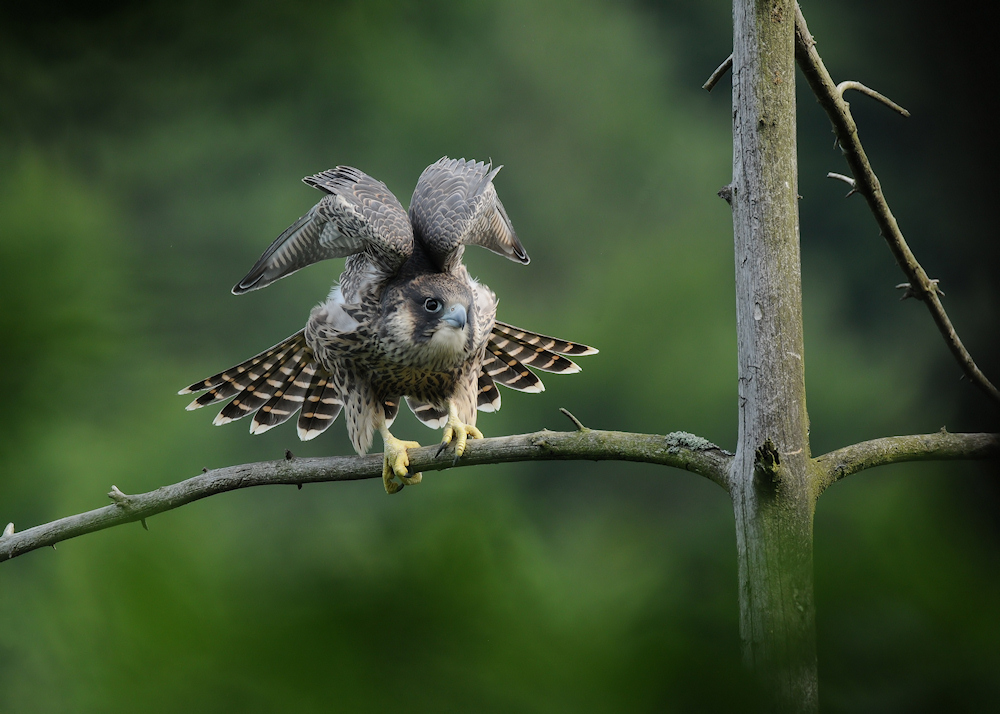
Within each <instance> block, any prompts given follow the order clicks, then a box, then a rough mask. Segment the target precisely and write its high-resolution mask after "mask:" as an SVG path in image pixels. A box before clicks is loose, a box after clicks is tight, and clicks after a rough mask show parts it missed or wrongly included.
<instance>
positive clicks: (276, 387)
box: [212, 349, 309, 426]
mask: <svg viewBox="0 0 1000 714" xmlns="http://www.w3.org/2000/svg"><path fill="white" fill-rule="evenodd" d="M308 356H309V355H308V352H307V351H306V350H305V349H299V350H296V351H295V352H292V353H291V355H289V357H288V358H287V359H285V360H284V361H283V362H281V363H280V364H278V366H277V367H276V369H275V370H274V371H273V372H272V373H271V374H269V375H264V376H263V377H261V378H260V379H258V380H257V381H255V382H254V383H253V384H251V385H250V386H249V387H247V388H246V389H244V390H243V391H242V392H241V393H240V394H238V395H237V396H236V398H235V399H233V401H231V402H229V404H227V405H226V406H225V407H223V408H222V411H221V412H219V414H218V415H217V416H216V417H215V419H214V420H213V421H212V423H213V424H215V425H216V426H221V425H222V424H228V423H229V422H231V421H236V420H237V419H242V418H243V417H245V416H247V415H248V414H250V413H251V412H255V411H257V410H258V409H260V408H261V407H262V406H264V404H266V403H267V401H268V400H269V399H271V397H273V396H274V395H275V393H276V392H278V391H284V390H283V387H284V386H285V384H287V383H288V382H290V381H292V380H293V379H294V377H295V375H297V374H298V373H299V370H300V369H301V364H302V362H303V360H305V359H307V357H308Z"/></svg>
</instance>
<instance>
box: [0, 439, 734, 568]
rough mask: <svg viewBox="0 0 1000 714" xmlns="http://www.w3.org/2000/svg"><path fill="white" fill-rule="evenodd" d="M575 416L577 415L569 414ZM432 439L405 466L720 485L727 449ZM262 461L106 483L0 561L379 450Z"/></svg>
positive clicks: (5, 545) (337, 469) (5, 549)
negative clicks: (603, 465)
mask: <svg viewBox="0 0 1000 714" xmlns="http://www.w3.org/2000/svg"><path fill="white" fill-rule="evenodd" d="M577 423H578V422H577ZM437 452H438V445H436V444H435V445H434V446H425V447H423V448H419V449H411V450H410V451H409V456H410V470H411V472H417V471H440V470H444V469H449V468H452V467H453V466H475V465H479V464H500V463H509V462H514V461H552V460H586V461H641V462H646V463H652V464H662V465H665V466H674V467H676V468H679V469H685V470H687V471H692V472H694V473H696V474H700V475H701V476H704V477H706V478H708V479H710V480H711V481H714V482H715V483H717V484H719V485H720V486H722V487H723V488H726V489H727V490H728V481H727V474H728V471H729V464H730V462H731V461H732V458H733V457H732V454H730V453H729V452H727V451H724V450H723V449H720V448H719V447H718V446H716V445H715V444H712V443H710V442H708V441H706V440H705V439H702V438H700V437H697V436H694V435H692V434H687V433H685V432H674V433H672V434H667V435H666V436H660V435H655V434H631V433H626V432H620V431H597V430H592V429H587V428H581V429H578V430H577V431H574V432H560V431H548V430H547V429H546V430H543V431H538V432H535V433H533V434H519V435H516V436H502V437H497V438H492V439H483V440H474V441H469V443H468V445H467V447H466V451H465V455H464V456H462V458H461V459H460V460H459V461H458V462H457V463H455V462H454V460H453V457H452V455H451V453H450V450H445V452H444V453H443V454H442V455H441V456H440V457H437V456H436V454H437ZM288 456H289V458H286V459H284V460H281V461H265V462H260V463H255V464H243V465H241V466H228V467H225V468H221V469H215V470H213V471H206V472H205V473H203V474H200V475H198V476H195V477H194V478H189V479H187V480H186V481H181V482H179V483H175V484H172V485H170V486H163V487H162V488H158V489H156V490H155V491H150V492H148V493H142V494H136V495H127V494H124V493H122V492H121V491H120V490H119V489H118V488H117V487H114V486H113V487H112V491H111V493H110V494H109V497H111V498H112V500H114V501H115V503H114V504H112V505H110V506H105V507H103V508H98V509H96V510H93V511H87V512H86V513H80V514H78V515H75V516H68V517H66V518H60V519H59V520H56V521H52V522H51V523H46V524H44V525H40V526H35V527H34V528H28V529H27V530H24V531H20V532H16V531H13V528H12V527H8V529H7V531H11V532H10V533H8V532H7V531H5V534H4V535H3V536H0V561H4V560H10V559H11V558H16V557H17V556H19V555H23V554H25V553H27V552H29V551H32V550H35V549H36V548H43V547H45V546H48V545H55V544H56V543H59V542H61V541H64V540H68V539H70V538H75V537H76V536H80V535H84V534H86V533H93V532H95V531H99V530H103V529H105V528H111V527H112V526H117V525H122V524H124V523H133V522H135V521H141V522H143V523H144V522H145V519H146V518H149V517H150V516H154V515H156V514H158V513H163V512H164V511H169V510H172V509H174V508H179V507H180V506H183V505H185V504H187V503H191V502H192V501H197V500H200V499H202V498H207V497H208V496H213V495H215V494H217V493H224V492H226V491H234V490H236V489H240V488H250V487H251V486H266V485H274V484H286V485H298V486H301V485H302V484H304V483H318V482H322V481H355V480H359V479H369V478H381V477H382V456H381V455H378V454H372V455H368V456H329V457H324V458H301V459H300V458H294V457H291V455H290V454H289V455H288Z"/></svg>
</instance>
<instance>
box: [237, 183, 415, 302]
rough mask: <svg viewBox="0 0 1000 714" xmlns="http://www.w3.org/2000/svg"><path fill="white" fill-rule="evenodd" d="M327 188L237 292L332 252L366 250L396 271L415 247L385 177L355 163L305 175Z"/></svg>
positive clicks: (381, 265) (374, 259) (384, 269)
mask: <svg viewBox="0 0 1000 714" xmlns="http://www.w3.org/2000/svg"><path fill="white" fill-rule="evenodd" d="M302 180H303V181H304V182H305V183H307V184H309V185H310V186H313V187H314V188H318V189H320V190H321V191H325V192H326V193H327V195H326V196H324V197H323V198H322V199H321V200H320V202H319V203H317V204H316V205H315V206H313V207H312V209H310V211H309V212H308V213H307V214H305V215H304V216H302V217H301V218H299V220H297V221H295V223H293V224H292V225H290V226H289V227H288V228H286V229H285V231H284V232H283V233H282V234H281V235H280V236H278V237H277V238H276V239H275V241H274V242H273V243H272V244H271V246H270V247H269V248H268V249H267V250H266V251H264V255H262V256H261V257H260V260H258V261H257V263H256V264H255V265H254V266H253V268H251V269H250V272H249V273H247V275H246V277H245V278H243V280H241V281H240V282H239V283H237V284H236V287H234V288H233V294H234V295H239V294H241V293H245V292H249V291H250V290H257V289H259V288H262V287H265V286H267V285H270V284H271V283H273V282H274V281H275V280H279V279H281V278H283V277H285V276H286V275H291V274H292V273H294V272H295V271H297V270H299V269H301V268H304V267H306V266H307V265H312V264H313V263H318V262H319V261H321V260H326V259H328V258H343V257H345V256H348V255H353V254H355V253H359V252H361V251H365V252H366V253H367V254H368V256H369V258H370V259H371V263H372V265H373V266H374V267H375V268H376V269H378V270H379V272H382V273H384V274H386V275H392V274H393V273H395V272H396V271H397V270H398V269H399V267H400V266H401V265H402V264H403V263H404V262H406V259H407V258H409V257H410V254H411V253H412V252H413V229H412V228H411V226H410V220H409V218H408V217H407V215H406V212H405V211H404V210H403V207H402V206H401V205H400V204H399V201H398V200H397V199H396V197H395V196H393V195H392V192H391V191H390V190H389V189H388V188H386V185H385V184H384V183H382V182H381V181H377V180H375V179H373V178H372V177H371V176H369V175H368V174H366V173H364V172H362V171H358V170H357V169H355V168H351V167H350V166H338V167H337V168H335V169H330V170H328V171H323V172H322V173H318V174H316V175H315V176H307V177H306V178H304V179H302Z"/></svg>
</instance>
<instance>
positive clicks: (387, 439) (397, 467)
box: [382, 429, 423, 494]
mask: <svg viewBox="0 0 1000 714" xmlns="http://www.w3.org/2000/svg"><path fill="white" fill-rule="evenodd" d="M382 441H383V442H384V443H385V448H384V450H383V458H382V483H383V484H384V485H385V492H386V493H389V494H392V493H397V492H399V491H400V490H401V489H402V488H403V486H404V485H405V486H412V485H414V484H417V483H420V481H421V479H422V478H423V475H422V474H412V475H408V474H407V467H408V466H409V465H410V456H409V454H407V453H406V450H407V449H419V448H420V444H418V443H417V442H415V441H401V440H400V439H397V438H396V437H394V436H393V435H392V434H390V433H389V430H388V429H384V430H382ZM394 478H397V479H399V481H400V483H396V481H395V480H394Z"/></svg>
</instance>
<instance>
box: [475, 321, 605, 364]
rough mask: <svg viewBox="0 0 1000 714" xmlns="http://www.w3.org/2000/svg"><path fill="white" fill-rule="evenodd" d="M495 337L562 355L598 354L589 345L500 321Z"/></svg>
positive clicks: (494, 332)
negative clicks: (529, 330) (530, 330)
mask: <svg viewBox="0 0 1000 714" xmlns="http://www.w3.org/2000/svg"><path fill="white" fill-rule="evenodd" d="M493 336H494V337H496V338H499V337H501V336H503V337H506V338H507V339H509V340H513V341H514V342H518V343H520V344H522V345H526V346H528V347H532V348H541V349H542V350H545V351H547V352H556V353H558V354H561V355H572V356H581V355H595V354H597V352H598V351H597V350H596V349H594V348H593V347H587V345H581V344H579V343H576V342H569V341H567V340H560V339H559V338H557V337H549V336H547V335H541V334H539V333H537V332H528V331H527V330H522V329H521V328H520V327H514V326H513V325H508V324H507V323H506V322H500V321H499V320H498V321H497V322H496V324H495V325H494V326H493Z"/></svg>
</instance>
